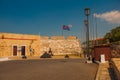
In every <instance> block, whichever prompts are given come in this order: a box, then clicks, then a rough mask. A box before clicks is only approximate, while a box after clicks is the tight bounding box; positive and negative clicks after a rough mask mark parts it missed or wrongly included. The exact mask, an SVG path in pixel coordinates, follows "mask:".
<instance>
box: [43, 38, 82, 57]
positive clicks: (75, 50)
mask: <svg viewBox="0 0 120 80" xmlns="http://www.w3.org/2000/svg"><path fill="white" fill-rule="evenodd" d="M73 38H74V37H73ZM73 38H72V39H70V38H69V39H65V38H63V37H62V36H60V38H59V36H56V37H55V36H54V37H52V38H51V39H48V40H46V39H45V40H44V39H41V52H42V53H44V52H45V51H47V52H48V51H49V49H50V48H51V50H52V52H53V54H54V55H64V54H80V53H81V52H82V50H81V44H80V41H79V40H78V39H76V38H74V39H73Z"/></svg>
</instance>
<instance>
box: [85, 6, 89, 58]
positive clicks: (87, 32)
mask: <svg viewBox="0 0 120 80" xmlns="http://www.w3.org/2000/svg"><path fill="white" fill-rule="evenodd" d="M84 10H85V15H86V17H87V20H84V24H85V26H86V52H87V56H88V60H90V51H89V19H88V16H89V14H90V8H85V9H84Z"/></svg>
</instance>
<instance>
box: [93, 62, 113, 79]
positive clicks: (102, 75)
mask: <svg viewBox="0 0 120 80" xmlns="http://www.w3.org/2000/svg"><path fill="white" fill-rule="evenodd" d="M95 80H111V77H110V73H109V63H108V62H106V63H100V64H99V68H98V71H97V75H96V79H95Z"/></svg>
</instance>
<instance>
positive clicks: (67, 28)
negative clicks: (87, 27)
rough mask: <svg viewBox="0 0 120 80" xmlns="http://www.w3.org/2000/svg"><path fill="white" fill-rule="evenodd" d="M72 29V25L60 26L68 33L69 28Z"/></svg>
mask: <svg viewBox="0 0 120 80" xmlns="http://www.w3.org/2000/svg"><path fill="white" fill-rule="evenodd" d="M71 27H72V25H68V26H66V25H63V26H62V29H63V30H68V31H70V28H71Z"/></svg>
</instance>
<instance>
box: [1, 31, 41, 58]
mask: <svg viewBox="0 0 120 80" xmlns="http://www.w3.org/2000/svg"><path fill="white" fill-rule="evenodd" d="M23 55H25V56H39V55H40V36H38V35H27V34H13V33H0V56H2V57H11V56H13V57H14V56H23Z"/></svg>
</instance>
